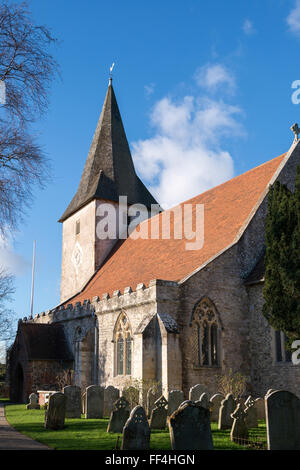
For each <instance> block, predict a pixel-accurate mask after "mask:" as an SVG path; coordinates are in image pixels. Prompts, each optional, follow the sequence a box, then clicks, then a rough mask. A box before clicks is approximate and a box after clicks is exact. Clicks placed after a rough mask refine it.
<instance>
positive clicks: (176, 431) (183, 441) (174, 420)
mask: <svg viewBox="0 0 300 470" xmlns="http://www.w3.org/2000/svg"><path fill="white" fill-rule="evenodd" d="M169 431H170V439H171V446H172V449H173V450H212V449H213V441H212V435H211V429H210V412H209V410H207V409H206V408H203V407H201V406H197V405H196V404H195V403H193V402H191V401H188V402H187V403H185V404H183V405H182V406H180V407H179V408H178V409H177V410H176V411H174V413H173V414H172V415H171V416H170V419H169Z"/></svg>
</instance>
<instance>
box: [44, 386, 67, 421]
mask: <svg viewBox="0 0 300 470" xmlns="http://www.w3.org/2000/svg"><path fill="white" fill-rule="evenodd" d="M65 416H66V397H65V395H64V394H63V393H61V392H56V393H54V394H53V395H50V397H49V402H48V407H47V410H46V411H45V428H47V429H63V428H64V425H65Z"/></svg>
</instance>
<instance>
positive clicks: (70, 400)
mask: <svg viewBox="0 0 300 470" xmlns="http://www.w3.org/2000/svg"><path fill="white" fill-rule="evenodd" d="M63 393H64V394H65V396H66V400H67V401H66V418H81V390H80V387H77V385H67V386H66V387H64V388H63Z"/></svg>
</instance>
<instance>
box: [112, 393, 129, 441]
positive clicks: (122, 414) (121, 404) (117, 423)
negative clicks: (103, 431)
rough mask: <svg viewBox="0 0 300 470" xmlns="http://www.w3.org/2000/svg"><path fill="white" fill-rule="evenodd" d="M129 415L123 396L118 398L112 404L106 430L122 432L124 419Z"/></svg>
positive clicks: (127, 404)
mask: <svg viewBox="0 0 300 470" xmlns="http://www.w3.org/2000/svg"><path fill="white" fill-rule="evenodd" d="M129 415H130V411H129V403H128V401H127V400H126V398H125V397H120V398H118V399H117V400H116V401H115V403H114V406H113V410H112V412H111V414H110V419H109V423H108V427H107V432H119V433H121V432H123V428H124V426H125V423H126V421H127V420H128V418H129Z"/></svg>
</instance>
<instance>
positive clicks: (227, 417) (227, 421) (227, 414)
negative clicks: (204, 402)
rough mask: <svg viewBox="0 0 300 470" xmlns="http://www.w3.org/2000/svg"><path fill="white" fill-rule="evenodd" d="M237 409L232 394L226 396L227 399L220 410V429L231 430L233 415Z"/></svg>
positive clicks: (223, 401)
mask: <svg viewBox="0 0 300 470" xmlns="http://www.w3.org/2000/svg"><path fill="white" fill-rule="evenodd" d="M235 408H236V403H235V399H234V398H233V395H232V394H231V393H228V394H227V395H226V398H224V400H222V402H221V406H220V410H219V421H218V429H230V428H231V426H232V417H231V414H232V413H233V412H234V410H235Z"/></svg>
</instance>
